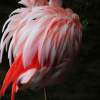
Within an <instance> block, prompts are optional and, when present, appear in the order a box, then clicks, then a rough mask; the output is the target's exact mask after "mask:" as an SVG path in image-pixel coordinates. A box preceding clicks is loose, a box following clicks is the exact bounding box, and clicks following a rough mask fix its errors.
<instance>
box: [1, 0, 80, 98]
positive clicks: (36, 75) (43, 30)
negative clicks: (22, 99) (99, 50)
mask: <svg viewBox="0 0 100 100" xmlns="http://www.w3.org/2000/svg"><path fill="white" fill-rule="evenodd" d="M56 2H57V5H56V6H55V4H56V3H55V2H54V0H51V1H50V2H49V3H48V2H47V1H46V0H44V1H41V2H40V1H38V0H37V2H36V0H21V1H20V3H21V4H24V5H25V6H26V7H24V8H19V9H17V10H15V11H13V12H12V13H11V15H10V16H9V19H8V20H7V21H6V22H5V24H4V27H3V33H4V34H3V36H2V38H1V44H0V50H1V54H0V61H2V54H3V50H4V48H5V47H6V49H8V58H9V63H10V68H9V70H8V72H7V74H6V76H5V79H4V82H3V85H2V88H1V91H0V95H1V96H3V95H4V93H5V91H6V89H7V87H8V86H9V85H10V84H11V83H12V96H11V100H14V93H16V92H17V91H18V90H19V88H20V86H19V84H21V85H25V84H27V83H31V85H30V86H29V87H32V88H35V87H44V86H47V85H49V84H51V83H53V81H55V80H56V79H57V78H59V77H60V76H61V75H62V73H63V72H64V70H65V69H66V67H67V65H69V64H70V63H71V61H72V60H73V58H74V57H75V56H76V55H77V54H78V51H79V48H80V43H81V37H82V26H81V23H80V21H79V17H78V15H77V14H75V13H74V12H73V11H72V10H71V9H69V8H68V9H63V8H61V7H60V6H61V4H60V2H58V0H56ZM10 40H11V41H10ZM8 47H9V48H8ZM12 59H13V60H12ZM42 80H44V82H43V81H42Z"/></svg>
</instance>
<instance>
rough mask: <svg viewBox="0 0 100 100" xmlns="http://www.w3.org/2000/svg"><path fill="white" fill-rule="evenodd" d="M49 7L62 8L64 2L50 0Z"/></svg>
mask: <svg viewBox="0 0 100 100" xmlns="http://www.w3.org/2000/svg"><path fill="white" fill-rule="evenodd" d="M49 5H50V6H54V7H61V6H62V1H61V0H50V1H49Z"/></svg>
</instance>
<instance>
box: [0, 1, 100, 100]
mask: <svg viewBox="0 0 100 100" xmlns="http://www.w3.org/2000/svg"><path fill="white" fill-rule="evenodd" d="M17 1H18V0H0V37H1V35H2V32H1V28H2V26H3V24H4V22H5V21H6V19H7V18H8V15H9V14H10V13H11V11H13V10H14V9H16V8H18V7H20V5H19V4H17ZM63 6H64V7H65V8H66V7H70V8H72V9H73V10H74V11H75V12H76V13H78V14H79V16H80V19H81V22H82V24H83V42H82V48H81V53H80V55H79V57H78V60H77V61H76V62H75V63H74V65H73V70H72V71H71V72H70V74H69V75H67V74H66V76H67V78H66V81H65V82H64V83H62V84H60V85H56V86H52V87H48V88H46V90H47V97H48V100H100V0H63ZM8 67H9V64H8V59H7V54H6V53H4V57H3V63H2V64H1V65H0V83H1V82H2V80H3V77H4V75H5V72H6V71H7V69H8ZM9 97H10V95H9V91H8V92H7V93H6V95H5V97H3V98H2V100H10V99H9ZM16 100H44V95H43V90H39V91H36V92H34V91H31V90H25V91H23V92H19V93H18V94H17V95H16Z"/></svg>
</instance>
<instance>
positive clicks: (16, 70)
mask: <svg viewBox="0 0 100 100" xmlns="http://www.w3.org/2000/svg"><path fill="white" fill-rule="evenodd" d="M23 70H24V67H22V62H21V57H18V58H17V59H16V60H15V61H14V63H13V64H12V65H11V67H10V69H9V71H8V72H7V74H6V76H5V79H4V81H3V85H2V87H1V90H0V96H3V95H4V93H5V91H6V89H7V88H8V86H9V85H10V84H11V83H12V82H15V81H16V80H17V77H18V76H19V74H20V73H21V72H22V71H23ZM12 100H13V99H12Z"/></svg>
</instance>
